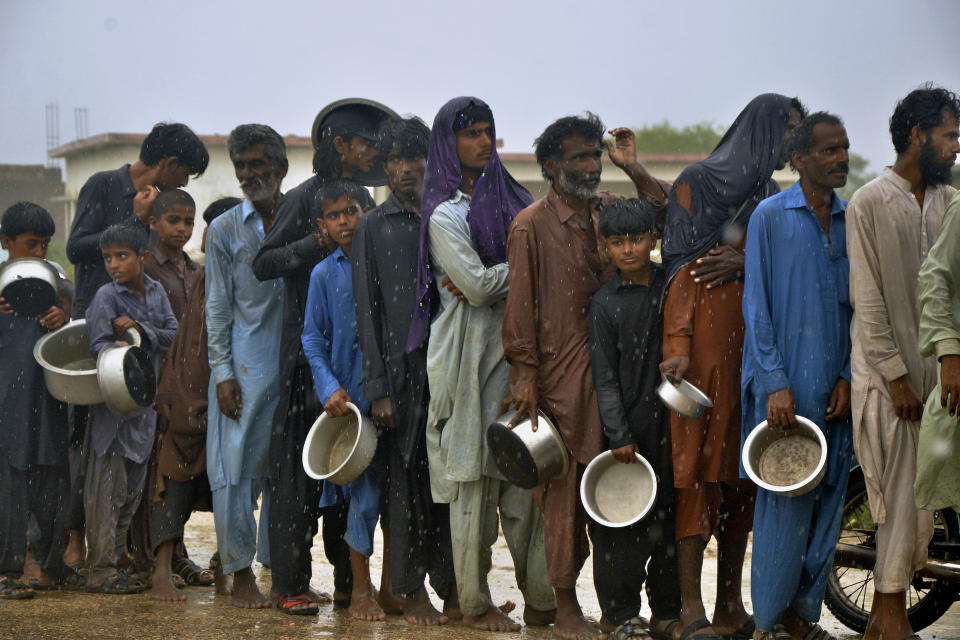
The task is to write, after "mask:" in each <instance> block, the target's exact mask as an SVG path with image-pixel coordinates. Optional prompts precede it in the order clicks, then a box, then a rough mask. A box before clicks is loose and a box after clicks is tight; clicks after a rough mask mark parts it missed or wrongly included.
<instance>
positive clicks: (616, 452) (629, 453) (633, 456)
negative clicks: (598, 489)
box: [610, 444, 640, 464]
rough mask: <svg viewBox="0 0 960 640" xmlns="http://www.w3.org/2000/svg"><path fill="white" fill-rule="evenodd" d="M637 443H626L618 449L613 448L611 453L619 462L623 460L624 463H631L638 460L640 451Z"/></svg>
mask: <svg viewBox="0 0 960 640" xmlns="http://www.w3.org/2000/svg"><path fill="white" fill-rule="evenodd" d="M639 452H640V451H639V449H637V445H635V444H625V445H623V446H622V447H618V448H616V449H611V450H610V453H612V454H613V457H614V459H615V460H616V461H617V462H623V463H624V464H631V463H634V462H636V461H637V454H638V453H639Z"/></svg>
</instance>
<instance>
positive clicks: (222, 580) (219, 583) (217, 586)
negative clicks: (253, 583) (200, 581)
mask: <svg viewBox="0 0 960 640" xmlns="http://www.w3.org/2000/svg"><path fill="white" fill-rule="evenodd" d="M213 593H214V594H215V595H218V596H232V595H233V576H228V575H224V573H223V568H222V567H221V566H220V565H219V564H218V565H217V566H216V567H215V568H214V570H213Z"/></svg>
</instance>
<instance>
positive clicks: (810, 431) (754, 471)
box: [742, 416, 827, 496]
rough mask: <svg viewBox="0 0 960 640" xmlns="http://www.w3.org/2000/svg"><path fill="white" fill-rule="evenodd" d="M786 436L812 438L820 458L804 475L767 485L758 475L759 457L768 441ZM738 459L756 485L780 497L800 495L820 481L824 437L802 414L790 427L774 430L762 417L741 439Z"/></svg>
mask: <svg viewBox="0 0 960 640" xmlns="http://www.w3.org/2000/svg"><path fill="white" fill-rule="evenodd" d="M787 436H803V437H805V438H810V439H811V440H814V441H816V443H817V444H818V445H819V447H820V458H819V460H818V461H817V466H816V468H815V469H814V470H813V471H812V472H811V473H810V474H809V475H808V476H807V477H805V478H803V479H801V480H799V481H797V482H794V483H793V484H789V485H778V484H771V483H769V482H766V481H764V479H763V478H762V477H761V475H760V458H761V456H762V455H763V452H764V451H766V450H767V448H768V447H769V446H770V445H771V444H773V443H774V442H776V441H777V440H780V439H782V438H785V437H787ZM742 460H743V468H744V470H745V471H746V472H747V476H748V477H749V478H750V479H751V480H753V481H754V482H755V483H756V484H757V486H758V487H761V488H763V489H766V490H767V491H770V492H771V493H776V494H779V495H782V496H801V495H803V494H805V493H809V492H810V491H813V490H814V489H815V488H816V486H817V485H818V484H820V481H821V480H823V475H824V474H825V473H826V471H827V439H826V437H825V436H824V435H823V432H822V431H820V428H819V427H818V426H817V425H816V424H815V423H814V422H813V421H812V420H809V419H807V418H804V417H803V416H797V426H796V427H795V428H792V429H776V428H774V427H771V426H770V425H768V424H767V421H766V420H764V421H763V422H761V423H760V424H758V425H757V426H756V427H755V428H754V430H753V431H751V432H750V434H749V435H748V436H747V439H746V440H744V442H743V455H742Z"/></svg>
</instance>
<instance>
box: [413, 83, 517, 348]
mask: <svg viewBox="0 0 960 640" xmlns="http://www.w3.org/2000/svg"><path fill="white" fill-rule="evenodd" d="M484 112H486V113H491V112H490V107H488V106H487V104H486V103H485V102H483V101H482V100H480V99H479V98H473V97H470V96H461V97H459V98H454V99H453V100H450V101H449V102H447V103H446V104H445V105H443V106H442V107H441V108H440V111H438V112H437V117H436V118H434V120H433V129H432V131H431V132H430V145H429V151H428V153H427V168H426V171H425V173H424V178H423V198H422V206H421V210H420V264H419V266H418V268H417V307H416V309H415V311H414V317H413V322H412V323H411V325H410V334H409V335H408V336H407V351H408V352H409V351H413V350H415V349H417V348H418V347H420V345H422V344H423V343H424V342H425V341H426V339H427V337H428V336H429V334H430V320H431V318H430V315H431V308H432V307H431V303H432V297H433V295H432V291H433V290H434V289H435V283H434V282H433V275H432V274H431V272H430V241H429V240H430V237H429V233H428V229H429V224H430V216H431V215H433V212H434V210H435V209H436V208H437V205H439V204H440V203H442V202H444V201H446V200H449V199H450V198H452V197H453V196H454V194H455V193H456V192H457V189H459V188H460V182H461V181H462V180H463V173H462V171H461V167H460V158H459V157H458V156H457V134H456V132H457V131H460V130H461V129H465V128H467V127H469V126H471V125H473V124H476V123H477V122H481V121H482V120H478V119H475V116H476V115H477V114H478V113H481V114H482V113H484ZM471 116H473V117H471ZM490 118H491V120H490V125H491V128H492V127H493V124H494V123H493V119H492V118H493V116H492V115H491V116H490ZM494 139H496V134H495V133H494ZM532 202H533V196H532V195H530V192H529V191H527V190H526V189H524V188H523V187H522V186H521V185H520V183H518V182H517V181H516V180H514V179H513V176H511V175H510V174H509V173H508V172H507V170H506V169H504V167H503V165H502V164H501V162H500V155H499V154H498V153H497V147H496V144H494V145H493V148H492V149H491V152H490V159H489V160H487V165H486V167H484V169H483V173H482V174H481V176H480V179H479V180H477V184H476V185H475V186H474V189H473V196H472V197H471V200H470V210H469V213H468V214H467V222H469V224H470V237H471V239H472V240H473V246H474V248H475V249H476V250H477V255H478V256H479V257H480V260H481V261H483V264H484V265H485V266H488V267H489V266H492V265H495V264H500V263H502V262H506V260H507V233H508V232H509V231H510V223H511V222H513V219H514V218H515V217H516V215H517V213H519V212H520V211H521V210H522V209H524V208H526V207H527V206H528V205H530V204H531V203H532Z"/></svg>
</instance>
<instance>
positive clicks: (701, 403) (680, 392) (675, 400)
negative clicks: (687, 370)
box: [657, 376, 713, 418]
mask: <svg viewBox="0 0 960 640" xmlns="http://www.w3.org/2000/svg"><path fill="white" fill-rule="evenodd" d="M657 395H659V396H660V399H661V400H663V404H665V405H667V407H669V408H670V409H672V410H673V411H676V412H677V413H679V414H680V415H682V416H686V417H688V418H699V417H700V416H701V415H703V412H704V410H705V409H707V408H708V407H712V406H713V402H712V401H711V400H710V398H708V397H707V396H706V395H705V394H704V393H703V392H702V391H700V389H697V388H696V387H695V386H693V385H692V384H690V383H689V382H687V381H686V380H681V381H680V382H676V383H675V382H674V381H673V377H672V376H665V377H664V379H663V382H661V383H660V386H659V387H658V388H657Z"/></svg>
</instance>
